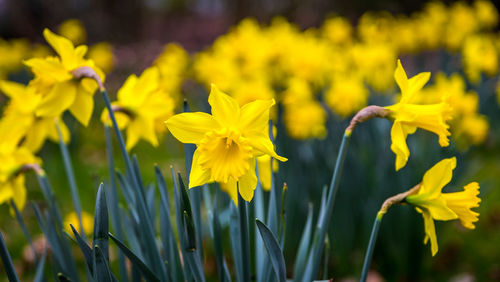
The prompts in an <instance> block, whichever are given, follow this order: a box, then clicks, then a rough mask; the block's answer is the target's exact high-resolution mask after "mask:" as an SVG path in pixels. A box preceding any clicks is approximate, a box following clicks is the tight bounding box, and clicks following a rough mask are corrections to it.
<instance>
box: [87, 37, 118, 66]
mask: <svg viewBox="0 0 500 282" xmlns="http://www.w3.org/2000/svg"><path fill="white" fill-rule="evenodd" d="M89 59H91V60H93V61H94V62H95V64H96V66H97V67H99V68H100V69H102V70H103V71H104V72H105V73H110V72H111V71H112V70H113V67H114V66H115V56H114V55H113V47H112V46H111V44H109V43H108V42H99V43H97V44H94V45H92V46H90V49H89Z"/></svg>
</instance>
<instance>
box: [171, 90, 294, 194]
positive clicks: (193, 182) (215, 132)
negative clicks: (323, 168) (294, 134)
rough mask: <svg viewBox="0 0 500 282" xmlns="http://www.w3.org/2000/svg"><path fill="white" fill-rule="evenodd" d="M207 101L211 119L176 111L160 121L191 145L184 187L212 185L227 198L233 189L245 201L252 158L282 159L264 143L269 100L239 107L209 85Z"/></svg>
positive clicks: (250, 182) (252, 172)
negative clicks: (190, 160)
mask: <svg viewBox="0 0 500 282" xmlns="http://www.w3.org/2000/svg"><path fill="white" fill-rule="evenodd" d="M208 102H209V104H210V106H211V108H212V115H209V114H206V113H202V112H196V113H182V114H178V115H175V116H173V117H171V118H170V119H168V120H167V121H166V125H167V127H168V129H169V130H170V132H171V133H172V135H173V136H174V137H175V138H177V139H178V140H179V141H181V142H182V143H193V144H196V146H197V148H196V151H195V152H194V156H193V163H192V167H191V174H190V176H189V188H192V187H197V186H200V185H203V184H205V183H209V182H214V181H216V182H219V183H221V184H222V186H225V187H226V188H225V189H226V191H227V190H229V194H230V195H233V196H232V197H233V200H234V194H235V191H237V190H238V191H239V193H240V195H241V196H242V198H243V199H244V200H245V201H251V200H252V198H253V191H254V190H255V187H256V185H257V177H256V175H255V158H256V157H259V156H262V155H270V156H272V157H273V158H276V159H278V160H280V161H286V160H287V159H286V158H283V157H280V156H278V155H277V154H276V152H275V151H274V146H273V143H272V142H271V140H270V139H269V110H270V108H271V107H272V106H273V105H274V100H273V99H270V100H256V101H254V102H251V103H248V104H246V105H244V106H243V107H241V108H240V106H239V105H238V103H237V102H236V100H234V99H233V98H232V97H230V96H228V95H227V94H224V93H223V92H221V91H220V90H219V89H218V88H217V87H216V86H215V85H212V90H211V92H210V95H209V97H208ZM237 185H238V188H237Z"/></svg>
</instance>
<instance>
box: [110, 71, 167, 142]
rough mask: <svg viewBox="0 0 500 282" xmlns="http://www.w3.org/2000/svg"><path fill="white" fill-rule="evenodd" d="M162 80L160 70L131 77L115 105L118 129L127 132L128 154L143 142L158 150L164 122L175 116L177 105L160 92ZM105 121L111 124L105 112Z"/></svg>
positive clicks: (113, 104) (120, 92)
mask: <svg viewBox="0 0 500 282" xmlns="http://www.w3.org/2000/svg"><path fill="white" fill-rule="evenodd" d="M159 79H160V74H159V71H158V68H156V67H150V68H148V69H146V70H144V72H143V73H142V74H141V76H139V77H137V76H136V75H134V74H133V75H131V76H129V77H128V78H127V80H126V81H125V83H124V84H123V86H122V87H121V88H120V90H118V94H117V98H118V100H117V101H115V102H113V103H112V104H111V106H112V108H113V110H114V113H115V116H116V120H117V122H118V127H119V128H120V129H125V128H126V129H127V144H126V146H127V150H130V149H132V148H133V147H134V146H135V145H136V144H137V142H138V141H139V140H140V139H141V138H142V139H144V140H147V141H148V142H149V143H151V145H153V146H155V147H156V146H158V137H157V133H158V132H161V131H164V130H165V126H164V125H163V121H164V120H165V119H167V118H169V117H171V116H172V115H173V114H174V106H175V105H174V101H173V99H172V98H171V97H170V96H169V95H168V94H167V93H166V92H164V91H162V90H161V89H159ZM101 120H102V121H103V122H109V120H108V111H107V110H104V111H103V113H102V116H101ZM159 124H161V126H158V125H159Z"/></svg>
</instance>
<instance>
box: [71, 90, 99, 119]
mask: <svg viewBox="0 0 500 282" xmlns="http://www.w3.org/2000/svg"><path fill="white" fill-rule="evenodd" d="M77 89H78V90H77V94H76V97H75V101H74V102H73V104H72V105H71V107H70V108H69V111H70V112H71V114H72V115H73V116H74V117H75V118H76V120H78V121H79V122H80V123H81V124H83V126H87V125H88V124H89V121H90V118H91V117H92V111H93V110H94V97H93V94H94V93H89V92H87V91H85V90H84V89H83V88H82V87H81V86H78V87H77Z"/></svg>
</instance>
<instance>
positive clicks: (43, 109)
mask: <svg viewBox="0 0 500 282" xmlns="http://www.w3.org/2000/svg"><path fill="white" fill-rule="evenodd" d="M75 97H76V85H75V83H74V82H72V81H65V82H60V83H56V84H55V85H54V86H53V87H52V90H51V91H50V92H49V93H48V94H47V96H45V97H43V99H42V101H41V102H40V105H39V106H38V108H37V110H36V112H35V113H36V115H37V116H42V117H54V116H59V115H61V114H62V112H64V111H65V110H67V109H68V108H69V107H70V106H71V105H72V104H73V102H74V101H75Z"/></svg>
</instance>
